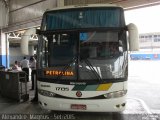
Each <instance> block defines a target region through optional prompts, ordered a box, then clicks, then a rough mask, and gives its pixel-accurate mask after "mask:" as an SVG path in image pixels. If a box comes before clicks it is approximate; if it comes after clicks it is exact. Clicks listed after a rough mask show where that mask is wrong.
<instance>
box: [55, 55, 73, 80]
mask: <svg viewBox="0 0 160 120" xmlns="http://www.w3.org/2000/svg"><path fill="white" fill-rule="evenodd" d="M75 61H76V57H74V58H73V59H72V60H71V62H69V63H68V64H67V65H65V66H64V68H63V69H62V72H61V74H59V75H58V76H57V78H56V79H57V80H59V79H60V78H61V77H62V76H63V75H62V74H63V73H64V72H66V70H67V69H68V68H69V67H70V66H71V64H72V63H74V62H75Z"/></svg>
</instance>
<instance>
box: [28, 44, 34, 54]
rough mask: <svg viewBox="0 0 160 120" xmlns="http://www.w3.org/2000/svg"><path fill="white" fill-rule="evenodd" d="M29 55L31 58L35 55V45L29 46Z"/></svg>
mask: <svg viewBox="0 0 160 120" xmlns="http://www.w3.org/2000/svg"><path fill="white" fill-rule="evenodd" d="M29 55H30V56H33V55H34V46H33V45H30V46H29Z"/></svg>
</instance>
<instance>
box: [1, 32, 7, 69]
mask: <svg viewBox="0 0 160 120" xmlns="http://www.w3.org/2000/svg"><path fill="white" fill-rule="evenodd" d="M0 34H1V37H0V41H1V44H0V59H1V60H0V62H1V63H0V64H1V65H3V66H5V67H6V68H9V42H8V39H7V34H6V33H2V32H1V33H0Z"/></svg>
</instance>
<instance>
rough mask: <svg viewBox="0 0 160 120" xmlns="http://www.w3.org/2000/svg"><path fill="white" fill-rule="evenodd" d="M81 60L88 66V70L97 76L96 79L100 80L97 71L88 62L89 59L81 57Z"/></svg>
mask: <svg viewBox="0 0 160 120" xmlns="http://www.w3.org/2000/svg"><path fill="white" fill-rule="evenodd" d="M82 61H84V62H85V63H86V64H87V65H88V66H89V68H90V70H91V71H92V73H93V74H94V75H95V76H96V77H97V78H98V80H101V81H102V78H101V76H100V75H99V74H98V73H97V71H96V70H95V69H94V67H93V65H92V64H91V63H90V61H89V60H88V59H87V58H86V59H82Z"/></svg>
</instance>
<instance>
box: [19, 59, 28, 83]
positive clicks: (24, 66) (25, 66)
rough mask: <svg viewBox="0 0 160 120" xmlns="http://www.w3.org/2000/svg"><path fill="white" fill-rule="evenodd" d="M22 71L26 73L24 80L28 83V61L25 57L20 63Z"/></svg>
mask: <svg viewBox="0 0 160 120" xmlns="http://www.w3.org/2000/svg"><path fill="white" fill-rule="evenodd" d="M20 65H21V68H22V71H24V72H25V73H26V79H27V82H28V81H29V60H27V58H26V57H24V58H23V60H22V61H21V62H20Z"/></svg>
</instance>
